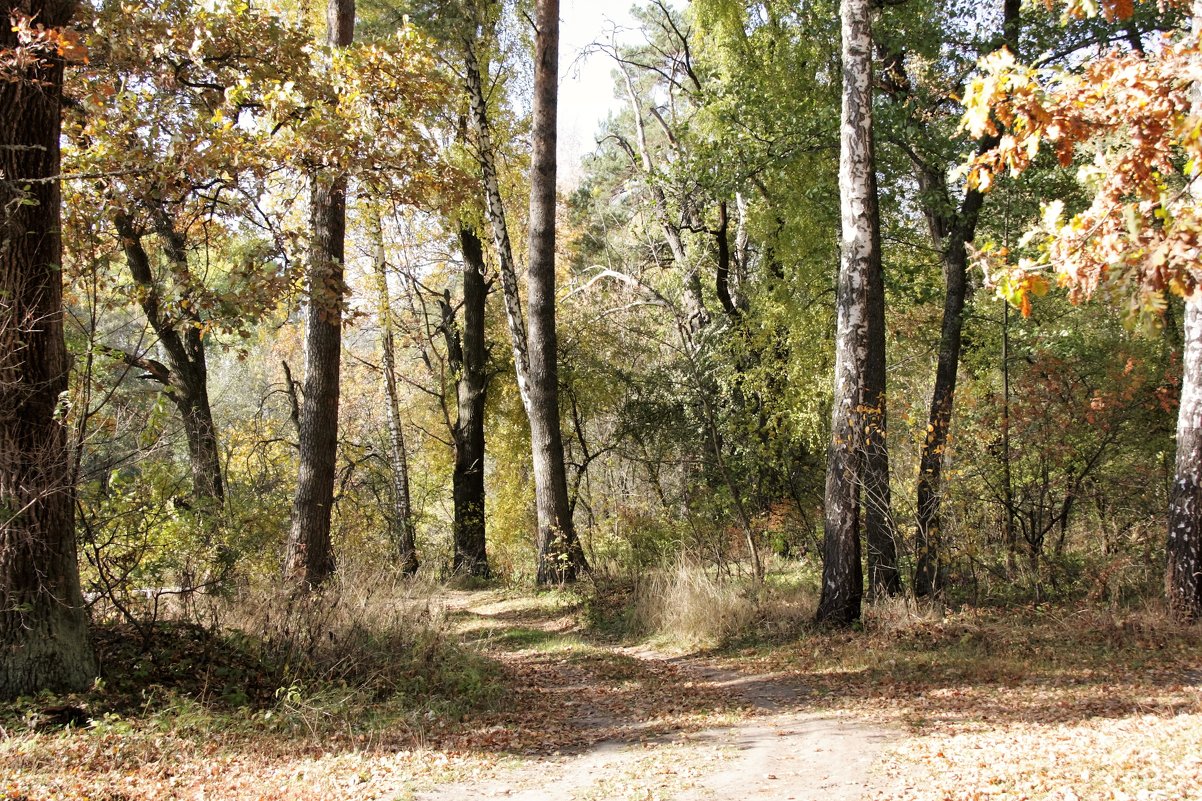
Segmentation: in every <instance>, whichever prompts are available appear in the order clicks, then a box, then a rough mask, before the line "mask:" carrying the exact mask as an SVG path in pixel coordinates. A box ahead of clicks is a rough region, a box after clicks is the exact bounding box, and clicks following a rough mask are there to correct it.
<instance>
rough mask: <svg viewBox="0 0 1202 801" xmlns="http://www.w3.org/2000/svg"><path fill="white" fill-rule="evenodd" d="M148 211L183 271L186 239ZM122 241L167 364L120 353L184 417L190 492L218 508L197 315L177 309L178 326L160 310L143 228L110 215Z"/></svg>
mask: <svg viewBox="0 0 1202 801" xmlns="http://www.w3.org/2000/svg"><path fill="white" fill-rule="evenodd" d="M156 211H157V213H155V212H152V215H153V216H155V218H156V219H155V222H156V225H155V227H156V229H157V233H158V235H159V237H160V238H161V239H162V241H163V250H164V252H165V253H166V254H167V258H168V259H170V260H171V261H172V262H174V265H175V269H176V270H177V271H178V272H179V273H180V274H181V275H186V274H187V273H188V257H187V249H186V243H185V240H184V238H183V236H182V235H181V234H179V233H178V232H177V231H176V230H175V228H174V227H173V226H172V225H171V222H170V220H169V219H168V218H167V217H166V212H164V211H163V210H162V209H158V210H156ZM113 223H114V226H115V227H116V229H117V235H118V236H120V237H121V247H122V250H123V251H124V253H125V262H126V266H127V267H128V268H129V274H130V276H131V277H132V278H133V280H134V283H135V284H137V285H138V288H139V293H138V305H139V306H141V307H142V313H143V314H145V315H146V321H147V323H149V324H150V328H151V330H153V331H154V332H155V334H156V335H157V336H158V338H159V345H160V346H161V348H162V349H163V351H164V352H165V353H166V354H167V367H166V368H164V366H163V365H160V364H159V363H157V362H154V361H152V360H150V359H146V358H145V357H143V356H139V355H138V354H130V353H127V354H125V359H126V361H127V362H128V363H129V364H131V365H133V366H135V367H140V368H143V369H145V370H147V372H148V374H149V377H151V378H153V379H154V380H156V381H158V382H159V383H161V384H163V386H164V388H165V390H166V391H167V392H168V394H169V395H170V397H171V400H172V402H173V403H174V404H175V406H176V408H177V409H179V412H180V418H181V420H182V421H183V426H184V437H185V438H186V439H187V442H188V460H189V464H190V466H191V470H192V498H193V500H194V501H195V502H196V505H197V506H198V507H199V508H201V509H206V510H208V511H210V512H213V511H217V510H219V509H220V508H221V505H222V502H223V501H224V499H225V484H224V481H223V480H222V474H221V451H220V448H219V447H218V444H217V427H216V425H214V423H213V409H212V406H211V405H210V404H209V387H208V362H207V357H206V354H205V345H204V338H203V337H202V336H201V333H200V332H201V328H202V321H201V319H200V316H199V315H198V314H197V313H196V311H195V306H190V307H189V308H188V309H187V310H185V311H183V312H180V313H181V314H184V315H186V319H185V320H184V324H185V326H186V327H185V328H184V330H183V333H180V330H179V326H177V324H176V323H175V322H173V320H172V317H171V316H170V315H168V314H166V313H164V311H163V300H162V296H161V294H160V292H159V286H158V284H157V283H156V282H155V280H154V271H153V270H152V268H151V265H150V256H149V255H148V254H147V252H146V248H145V245H144V244H143V242H142V236H143V232H142V231H141V230H139V228H138V227H137V226H136V225H135V224H134V222H133V220H132V219H131V218H130V217H129V216H128V215H126V214H124V213H118V214H117V215H115V216H114V218H113Z"/></svg>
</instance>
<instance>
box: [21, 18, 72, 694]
mask: <svg viewBox="0 0 1202 801" xmlns="http://www.w3.org/2000/svg"><path fill="white" fill-rule="evenodd" d="M14 5H15V7H16V8H18V9H20V10H22V11H23V12H25V13H27V14H29V15H30V16H32V17H33V18H34V19H36V20H37V21H38V22H39V23H42V24H44V25H46V26H48V27H57V26H60V25H64V24H66V23H67V22H68V21H69V19H70V17H71V14H72V12H73V10H74V3H70V2H46V1H39V0H26V1H25V2H18V3H15V4H13V3H10V4H9V7H13V6H14ZM4 16H5V19H4V23H5V24H3V25H0V49H11V48H14V47H16V45H17V41H16V36H15V34H14V33H13V32H12V31H11V30H10V28H11V26H10V25H8V24H7V23H8V19H7V17H8V15H7V14H5V15H4ZM23 78H24V80H19V81H0V109H3V112H0V697H3V698H11V697H14V696H17V695H32V694H33V693H35V692H38V691H40V690H44V689H50V690H79V689H83V688H85V687H86V686H87V685H88V683H89V682H90V681H91V680H92V678H93V676H95V667H96V666H95V660H94V658H93V655H92V649H91V644H90V642H89V640H88V631H87V618H86V615H85V613H84V607H83V597H82V593H81V592H80V586H79V568H78V563H77V561H76V551H75V527H74V505H73V504H74V487H73V486H71V484H70V482H69V480H68V479H67V477H68V476H70V475H71V467H70V459H69V457H68V453H67V431H66V427H65V426H64V425H63V422H62V420H61V418H60V415H59V411H60V410H59V402H60V399H61V396H62V395H63V393H64V392H66V389H67V372H68V361H67V347H66V342H65V340H64V336H63V302H62V300H63V298H62V292H63V287H62V274H61V272H60V265H61V264H62V239H61V233H60V192H59V185H58V182H57V181H56V180H54V179H53V176H57V175H58V174H59V166H60V157H59V132H60V130H61V125H62V117H61V109H62V82H63V64H62V62H61V61H60V60H58V59H57V58H53V59H51V58H47V60H46V61H43V62H41V63H39V64H37V65H35V66H33V67H31V68H29V69H28V70H27V71H26V72H25V74H24V76H23Z"/></svg>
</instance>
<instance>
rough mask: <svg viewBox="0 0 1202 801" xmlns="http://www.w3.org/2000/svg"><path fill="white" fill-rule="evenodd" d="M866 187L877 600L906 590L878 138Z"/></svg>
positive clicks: (868, 431) (871, 565) (869, 538)
mask: <svg viewBox="0 0 1202 801" xmlns="http://www.w3.org/2000/svg"><path fill="white" fill-rule="evenodd" d="M869 157H870V159H871V166H870V178H871V181H872V185H871V187H870V188H869V191H868V202H869V204H870V208H869V210H868V216H869V225H870V226H871V228H872V239H873V242H872V258H871V261H870V264H869V273H868V301H867V317H868V353H867V361H866V363H865V365H864V400H863V402H862V403H861V404H860V408H861V410H862V411H863V414H864V420H863V426H864V430H863V436H864V454H863V459H864V487H863V493H864V496H863V499H862V500H863V505H864V540H865V545H866V547H867V549H868V554H867V556H868V559H867V562H868V595H869V597H870V598H872V599H873V600H879V599H881V598H887V597H890V596H893V595H897V594H898V593H900V592H901V590H902V584H901V573H900V572H899V571H898V568H897V527H896V526H895V525H894V520H893V497H892V492H891V490H890V488H889V437H888V429H889V425H888V423H889V414H888V401H887V396H886V369H885V368H886V358H885V357H886V353H885V275H884V269H883V265H882V263H881V215H880V207H879V202H878V194H877V185H876V154H875V143H872V146H871V147H870V150H869Z"/></svg>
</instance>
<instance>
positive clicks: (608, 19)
mask: <svg viewBox="0 0 1202 801" xmlns="http://www.w3.org/2000/svg"><path fill="white" fill-rule="evenodd" d="M682 4H683V3H682V2H674V3H673V5H677V6H679V5H682ZM631 5H632V0H562V2H561V5H560V9H559V18H560V28H559V38H560V41H559V75H560V83H559V183H560V186H561V187H565V188H566V187H571V186H573V185H575V183H576V182H577V181H578V180H579V178H580V161H581V157H583V156H584V155H585V154H586V153H590V152H592V151H593V149H594V148H595V147H596V133H597V127H598V125H599V124H600V122H601V121H602V120H604V119H605V118H606V117H607V116H608V115H609V112H610V110H611V109H612V110H616V109H618V108H620V107H621V105H622V104H623V103H624V102H625V101H624V100H617V99H615V98H614V91H613V78H612V77H611V76H610V71H611V70H612V69H613V67H612V61H611V59H610V58H609V56H607V55H605V54H604V53H592V54H590V55H588V56H587V57H586V56H583V55H582V51H583V50H585V49H586V48H587V47H588V46H589V45H590V44H591V43H592V42H594V41H597V40H601V41H606V42H608V41H609V39H610V35H611V32H612V31H613V30H614V28H615V27H616V28H617V29H618V31H619V32H620V33H621V31H623V29H629V28H631V27H632V26H633V25H634V21H633V18H632V17H631V16H630V8H631ZM634 36H637V34H634ZM630 39H631V33H630V31H626V35H625V37H622V36H621V35H620V36H619V41H623V40H625V41H629V40H630Z"/></svg>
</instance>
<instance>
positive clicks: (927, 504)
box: [914, 189, 984, 596]
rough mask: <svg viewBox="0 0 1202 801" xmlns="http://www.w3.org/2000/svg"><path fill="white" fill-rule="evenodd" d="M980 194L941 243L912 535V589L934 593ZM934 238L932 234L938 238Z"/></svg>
mask: <svg viewBox="0 0 1202 801" xmlns="http://www.w3.org/2000/svg"><path fill="white" fill-rule="evenodd" d="M983 201H984V196H983V195H981V193H979V192H977V191H976V190H972V189H970V190H968V192H966V193H965V198H964V202H963V203H962V204H961V211H960V214H959V215H958V219H957V220H956V221H955V222H954V223H953V224H952V227H951V229H950V231H949V233H948V235H947V237H946V239H945V240H944V241H943V242H942V244H943V276H944V282H945V291H944V297H943V322H942V324H941V325H940V329H939V356H938V360H937V362H936V366H935V389H934V391H933V392H932V394H931V405H930V413H929V415H928V418H927V433H926V437H925V438H924V439H923V442H922V451H921V454H920V456H919V460H918V488H917V495H918V525H917V529H916V531H915V536H914V550H915V557H916V560H917V565H916V568H915V573H914V594H915V595H918V596H926V595H934V594H937V593H939V592H940V591H942V588H943V586H942V585H943V568H942V562H941V560H942V552H943V543H942V540H943V536H942V535H943V520H942V515H941V501H942V491H943V465H944V451H945V450H946V449H947V438H948V431H949V429H950V428H951V424H952V409H953V407H954V401H955V395H956V379H957V376H958V373H959V369H960V344H961V341H962V340H963V331H964V303H965V300H966V299H967V295H968V250H967V244H968V242H970V241H971V240H972V236H973V233H974V232H975V231H976V224H977V217H978V213H979V211H980V208H981V204H982V203H983ZM939 241H940V240H939V239H938V238H936V242H937V243H938V242H939Z"/></svg>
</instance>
